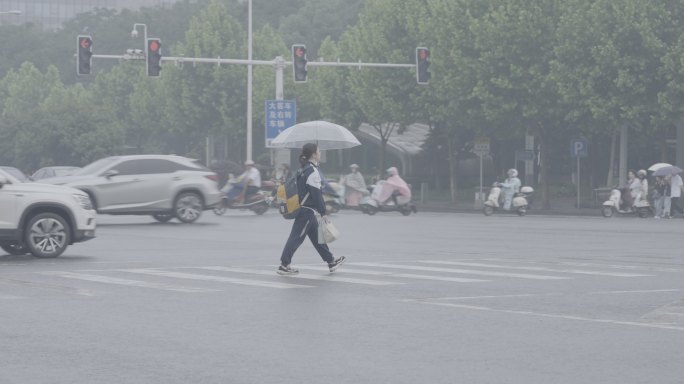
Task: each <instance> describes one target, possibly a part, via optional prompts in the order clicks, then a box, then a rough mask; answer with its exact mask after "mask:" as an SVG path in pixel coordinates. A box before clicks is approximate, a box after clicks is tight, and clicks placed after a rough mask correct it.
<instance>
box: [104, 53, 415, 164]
mask: <svg viewBox="0 0 684 384" xmlns="http://www.w3.org/2000/svg"><path fill="white" fill-rule="evenodd" d="M146 45H147V43H146ZM146 48H147V47H146ZM92 58H94V59H119V60H145V56H143V55H135V54H133V55H131V54H125V55H96V54H94V55H92ZM161 61H166V62H171V63H174V64H175V65H176V66H182V65H183V64H184V63H192V64H197V63H207V64H219V65H220V64H240V65H247V66H248V68H249V70H248V76H250V75H251V68H252V65H270V66H272V67H273V68H274V69H275V86H276V94H275V97H276V100H283V97H284V92H283V71H284V69H285V68H286V67H287V66H290V65H292V62H290V61H286V60H284V59H283V57H282V56H277V57H276V58H275V59H274V60H251V59H250V60H244V59H222V58H215V59H214V58H198V57H194V58H189V57H173V56H162V57H161ZM306 65H307V66H312V67H357V68H359V69H361V68H373V67H374V68H416V64H392V63H363V62H361V61H359V62H356V63H354V62H342V61H334V62H326V61H309V62H307V64H306ZM251 101H252V95H251V87H250V89H248V102H247V104H248V106H247V108H248V114H249V115H250V116H251V104H252V103H251ZM248 120H249V119H248ZM251 128H252V122H251V121H247V159H250V158H251V155H252V153H251V147H252V132H251V131H252V129H251ZM275 157H276V156H275V154H274V153H273V152H271V164H273V162H274V158H275ZM288 157H289V155H288Z"/></svg>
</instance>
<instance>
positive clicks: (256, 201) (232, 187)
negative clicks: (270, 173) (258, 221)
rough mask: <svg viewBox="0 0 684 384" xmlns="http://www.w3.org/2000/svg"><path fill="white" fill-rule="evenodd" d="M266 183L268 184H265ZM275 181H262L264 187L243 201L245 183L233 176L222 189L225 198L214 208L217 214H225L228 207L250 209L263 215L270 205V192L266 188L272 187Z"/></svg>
mask: <svg viewBox="0 0 684 384" xmlns="http://www.w3.org/2000/svg"><path fill="white" fill-rule="evenodd" d="M264 183H266V184H267V185H266V186H264ZM272 183H273V182H270V181H269V182H266V181H264V182H262V189H260V190H259V192H257V193H255V194H252V195H250V196H247V197H246V198H245V199H244V201H243V189H244V184H243V183H242V182H241V180H238V179H235V178H234V177H231V178H230V179H229V180H228V183H227V184H226V185H225V186H224V187H223V188H222V189H221V192H223V198H222V199H221V203H220V204H219V205H218V206H216V207H215V208H214V213H215V214H216V215H219V216H221V215H223V214H224V213H226V211H227V210H228V209H249V210H251V211H252V212H254V213H256V214H257V215H263V214H264V213H266V211H268V207H269V206H270V201H269V196H270V195H271V193H270V192H266V191H264V189H266V190H268V189H272V186H271V184H272Z"/></svg>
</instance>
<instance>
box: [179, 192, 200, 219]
mask: <svg viewBox="0 0 684 384" xmlns="http://www.w3.org/2000/svg"><path fill="white" fill-rule="evenodd" d="M173 207H174V208H173V210H174V212H175V215H176V218H177V219H178V220H180V221H181V222H182V223H194V222H195V221H196V220H197V219H199V217H200V216H201V215H202V210H203V208H204V204H203V203H202V198H201V197H200V196H199V195H198V194H197V193H194V192H183V193H181V194H180V195H178V197H176V201H175V203H174V204H173Z"/></svg>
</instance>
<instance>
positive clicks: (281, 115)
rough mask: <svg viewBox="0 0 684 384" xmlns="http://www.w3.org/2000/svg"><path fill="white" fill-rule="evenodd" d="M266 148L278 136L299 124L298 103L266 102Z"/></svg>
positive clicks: (286, 101) (293, 101) (284, 101)
mask: <svg viewBox="0 0 684 384" xmlns="http://www.w3.org/2000/svg"><path fill="white" fill-rule="evenodd" d="M265 107H266V115H265V116H266V148H272V147H271V141H273V139H275V138H276V136H278V134H279V133H280V132H282V131H284V130H286V129H287V128H290V127H291V126H293V125H295V123H296V122H297V102H296V101H295V100H266V103H265Z"/></svg>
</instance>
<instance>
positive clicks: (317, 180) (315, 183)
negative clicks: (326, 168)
mask: <svg viewBox="0 0 684 384" xmlns="http://www.w3.org/2000/svg"><path fill="white" fill-rule="evenodd" d="M306 183H307V184H308V185H310V186H312V187H314V188H318V189H322V188H323V180H321V174H320V173H319V172H318V168H316V167H314V171H313V172H311V174H310V175H309V177H308V178H307V179H306Z"/></svg>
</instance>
